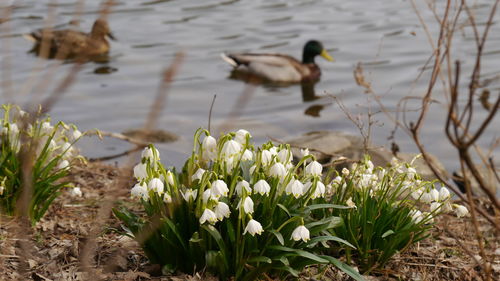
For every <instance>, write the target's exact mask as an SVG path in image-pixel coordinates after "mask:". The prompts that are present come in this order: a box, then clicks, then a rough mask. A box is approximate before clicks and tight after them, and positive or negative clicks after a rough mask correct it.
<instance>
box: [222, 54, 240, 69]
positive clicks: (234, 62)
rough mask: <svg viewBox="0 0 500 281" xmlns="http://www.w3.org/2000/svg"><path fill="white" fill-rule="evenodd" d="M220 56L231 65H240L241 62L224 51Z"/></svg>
mask: <svg viewBox="0 0 500 281" xmlns="http://www.w3.org/2000/svg"><path fill="white" fill-rule="evenodd" d="M220 57H221V58H222V59H223V60H224V61H225V62H227V63H229V64H230V65H232V66H233V67H238V65H239V63H238V62H237V61H236V60H235V59H233V58H232V57H230V56H228V55H226V54H225V53H222V54H220Z"/></svg>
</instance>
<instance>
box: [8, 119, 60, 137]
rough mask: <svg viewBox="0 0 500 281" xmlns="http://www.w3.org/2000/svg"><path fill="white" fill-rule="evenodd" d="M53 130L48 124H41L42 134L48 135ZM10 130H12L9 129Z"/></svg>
mask: <svg viewBox="0 0 500 281" xmlns="http://www.w3.org/2000/svg"><path fill="white" fill-rule="evenodd" d="M53 129H54V127H53V126H52V125H50V122H47V121H45V122H43V123H42V133H44V134H50V133H51V132H52V130H53ZM11 130H12V128H11Z"/></svg>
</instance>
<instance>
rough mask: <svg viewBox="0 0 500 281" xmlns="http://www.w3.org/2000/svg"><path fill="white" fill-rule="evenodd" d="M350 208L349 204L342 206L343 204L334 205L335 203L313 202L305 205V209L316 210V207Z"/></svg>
mask: <svg viewBox="0 0 500 281" xmlns="http://www.w3.org/2000/svg"><path fill="white" fill-rule="evenodd" d="M330 208H332V209H351V207H349V206H344V205H336V204H314V205H309V206H307V207H306V209H309V210H311V211H312V210H317V209H330Z"/></svg>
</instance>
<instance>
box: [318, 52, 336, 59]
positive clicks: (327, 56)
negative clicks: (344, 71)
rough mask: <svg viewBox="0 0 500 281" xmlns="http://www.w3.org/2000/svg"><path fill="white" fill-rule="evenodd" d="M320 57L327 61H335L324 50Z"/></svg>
mask: <svg viewBox="0 0 500 281" xmlns="http://www.w3.org/2000/svg"><path fill="white" fill-rule="evenodd" d="M320 56H322V57H324V58H325V59H326V60H327V61H335V59H334V58H333V57H332V56H330V54H329V53H328V52H327V51H326V50H325V49H323V51H321V54H320Z"/></svg>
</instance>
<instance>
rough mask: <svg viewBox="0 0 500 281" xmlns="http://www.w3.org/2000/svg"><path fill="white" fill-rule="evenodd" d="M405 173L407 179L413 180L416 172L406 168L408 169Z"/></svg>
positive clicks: (411, 168)
mask: <svg viewBox="0 0 500 281" xmlns="http://www.w3.org/2000/svg"><path fill="white" fill-rule="evenodd" d="M406 171H407V173H408V178H409V179H414V178H415V175H416V174H417V170H415V168H413V167H408V169H407V170H406Z"/></svg>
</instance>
